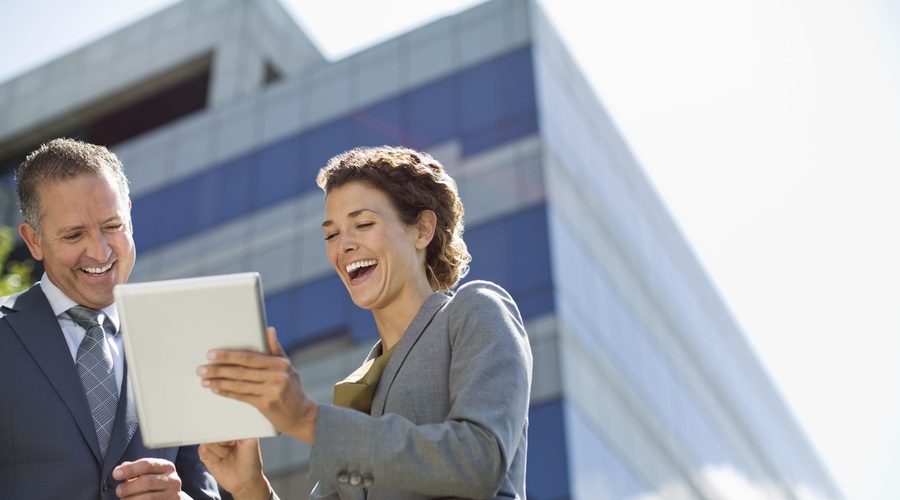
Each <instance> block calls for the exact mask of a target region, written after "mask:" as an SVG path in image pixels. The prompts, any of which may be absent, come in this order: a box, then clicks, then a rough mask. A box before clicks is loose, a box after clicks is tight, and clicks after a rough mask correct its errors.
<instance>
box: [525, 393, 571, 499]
mask: <svg viewBox="0 0 900 500" xmlns="http://www.w3.org/2000/svg"><path fill="white" fill-rule="evenodd" d="M526 481H527V484H526V489H527V490H528V493H527V497H528V498H529V499H532V500H549V499H553V500H556V499H561V498H569V459H568V456H567V454H566V422H565V418H564V415H563V403H562V401H561V400H557V401H554V402H551V403H544V404H541V405H536V406H532V407H531V408H530V409H529V411H528V475H527V477H526Z"/></svg>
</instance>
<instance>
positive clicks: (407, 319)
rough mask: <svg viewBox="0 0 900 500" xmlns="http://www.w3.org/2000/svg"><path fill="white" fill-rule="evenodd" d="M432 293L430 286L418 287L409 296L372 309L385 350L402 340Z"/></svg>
mask: <svg viewBox="0 0 900 500" xmlns="http://www.w3.org/2000/svg"><path fill="white" fill-rule="evenodd" d="M432 293H434V291H433V290H431V287H430V286H429V287H427V288H422V287H418V289H417V290H415V291H414V292H412V293H410V294H409V295H408V296H407V297H403V298H398V299H397V300H395V301H394V302H392V303H391V304H390V305H389V306H388V307H385V308H382V309H377V310H373V311H372V315H373V316H374V318H375V326H376V327H377V328H378V335H379V336H380V337H381V346H382V349H383V350H384V351H387V350H388V349H390V348H391V347H394V346H395V345H396V344H397V342H400V339H401V338H403V334H404V333H405V332H406V329H407V328H409V325H410V323H412V320H413V318H415V317H416V315H417V314H419V310H420V309H422V304H424V303H425V301H426V300H427V299H428V297H430V296H431V294H432Z"/></svg>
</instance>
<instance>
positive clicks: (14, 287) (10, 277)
mask: <svg viewBox="0 0 900 500" xmlns="http://www.w3.org/2000/svg"><path fill="white" fill-rule="evenodd" d="M15 244H16V243H15V236H14V233H13V230H12V228H10V227H8V226H0V264H2V270H0V296H4V295H10V294H13V293H17V292H21V291H22V290H25V289H26V288H28V287H29V286H31V285H32V283H33V280H32V277H31V272H32V271H33V270H34V261H32V260H31V259H27V260H25V261H24V262H18V261H8V260H7V259H9V256H10V254H11V253H12V251H13V248H15Z"/></svg>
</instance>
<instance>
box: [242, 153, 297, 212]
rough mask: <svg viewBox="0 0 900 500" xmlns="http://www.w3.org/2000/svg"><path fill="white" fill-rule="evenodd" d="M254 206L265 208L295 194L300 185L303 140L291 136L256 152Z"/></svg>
mask: <svg viewBox="0 0 900 500" xmlns="http://www.w3.org/2000/svg"><path fill="white" fill-rule="evenodd" d="M256 157H257V158H256V160H257V164H256V171H255V173H254V176H255V177H256V190H255V191H256V192H255V196H254V199H253V201H252V206H253V207H254V208H261V207H265V206H268V205H270V204H272V203H277V202H279V201H281V200H284V199H286V198H289V197H290V196H293V195H294V193H296V192H297V190H298V188H299V185H300V180H301V179H300V175H301V173H302V169H301V168H300V140H299V139H298V138H297V137H289V138H287V139H285V140H282V141H281V142H278V143H275V144H273V145H271V146H268V147H266V148H264V149H262V150H260V151H259V152H258V153H257V154H256Z"/></svg>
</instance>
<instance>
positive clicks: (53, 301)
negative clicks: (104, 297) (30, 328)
mask: <svg viewBox="0 0 900 500" xmlns="http://www.w3.org/2000/svg"><path fill="white" fill-rule="evenodd" d="M40 285H41V291H42V292H44V295H45V296H46V297H47V301H48V302H50V307H51V308H53V314H55V315H56V316H57V317H59V316H60V315H61V314H63V313H65V312H66V311H68V310H69V309H71V308H72V307H73V306H77V305H80V304H78V303H77V302H75V301H74V300H72V299H70V298H69V297H68V296H67V295H66V294H65V293H63V291H62V290H60V289H59V288H58V287H57V286H56V285H54V284H53V282H52V281H50V277H49V276H47V273H46V272H44V275H43V276H41V282H40ZM100 311H101V312H102V313H103V315H104V316H106V317H107V319H109V320H110V321H111V322H112V324H113V326H114V327H115V328H116V331H117V332H118V331H119V311H118V309H116V304H115V303H112V304H110V305H108V306H106V307H104V308H103V309H100Z"/></svg>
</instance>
